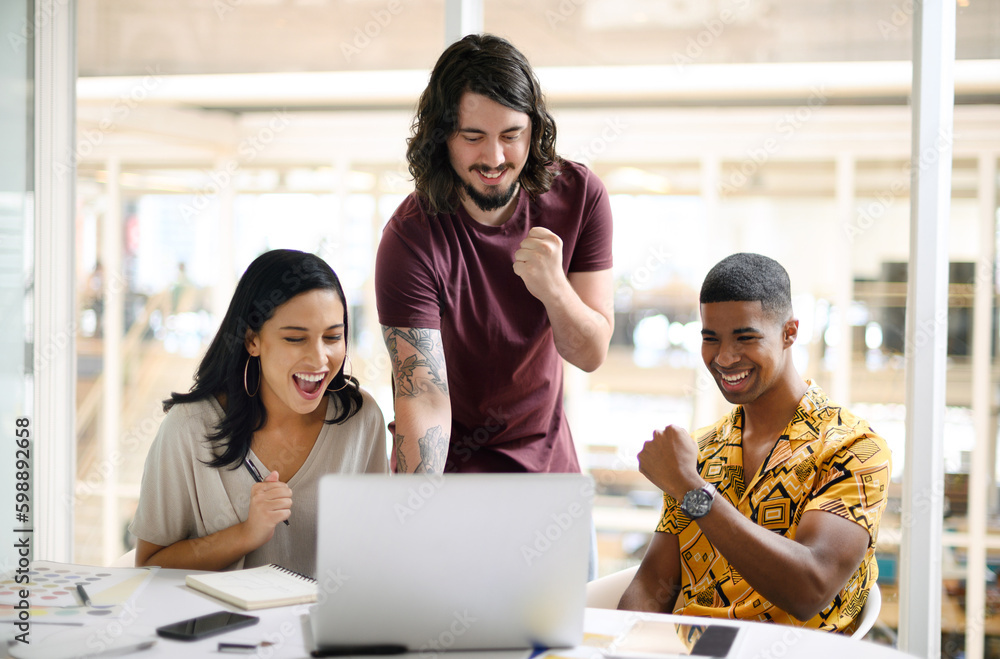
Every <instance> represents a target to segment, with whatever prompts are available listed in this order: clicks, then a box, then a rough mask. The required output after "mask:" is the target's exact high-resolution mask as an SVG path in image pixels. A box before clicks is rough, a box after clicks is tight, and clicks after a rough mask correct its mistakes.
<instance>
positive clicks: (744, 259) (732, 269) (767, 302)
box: [698, 252, 792, 321]
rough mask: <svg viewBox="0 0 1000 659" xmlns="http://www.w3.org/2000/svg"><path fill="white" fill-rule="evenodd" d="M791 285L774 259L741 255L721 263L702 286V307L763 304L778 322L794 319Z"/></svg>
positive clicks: (743, 253)
mask: <svg viewBox="0 0 1000 659" xmlns="http://www.w3.org/2000/svg"><path fill="white" fill-rule="evenodd" d="M791 287H792V286H791V281H790V280H789V278H788V272H787V271H786V270H785V268H784V267H782V265H781V264H780V263H778V262H777V261H775V260H774V259H771V258H768V257H766V256H762V255H760V254H751V253H748V252H740V253H738V254H732V255H730V256H727V257H726V258H724V259H722V260H721V261H719V262H718V263H717V264H716V265H715V266H714V267H713V268H712V269H711V270H709V271H708V274H707V275H705V281H704V283H703V284H702V285H701V295H700V296H699V299H698V301H699V302H700V303H701V304H707V303H709V302H760V303H761V306H762V307H763V308H764V311H765V312H766V313H768V314H770V315H771V317H772V318H775V319H776V320H780V321H784V320H787V319H788V318H790V317H791V315H792V294H791Z"/></svg>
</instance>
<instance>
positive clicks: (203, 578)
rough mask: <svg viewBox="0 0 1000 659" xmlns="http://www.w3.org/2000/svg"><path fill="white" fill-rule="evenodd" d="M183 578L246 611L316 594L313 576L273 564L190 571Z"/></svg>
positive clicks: (297, 601)
mask: <svg viewBox="0 0 1000 659" xmlns="http://www.w3.org/2000/svg"><path fill="white" fill-rule="evenodd" d="M184 581H185V583H186V584H187V585H188V586H190V587H191V588H194V589H195V590H200V591H201V592H203V593H206V594H208V595H211V596H212V597H217V598H218V599H220V600H222V601H223V602H228V603H229V604H233V605H235V606H238V607H240V608H241V609H245V610H247V611H250V610H252V609H267V608H270V607H274V606H288V605H290V604H307V603H309V602H315V601H316V596H317V593H318V588H317V586H316V580H315V579H313V578H312V577H307V576H306V575H304V574H299V573H298V572H294V571H293V570H289V569H287V568H283V567H281V566H280V565H274V564H273V563H272V564H271V565H261V566H260V567H254V568H249V569H247V570H234V571H232V572H207V573H205V574H189V575H187V578H186V579H185V580H184Z"/></svg>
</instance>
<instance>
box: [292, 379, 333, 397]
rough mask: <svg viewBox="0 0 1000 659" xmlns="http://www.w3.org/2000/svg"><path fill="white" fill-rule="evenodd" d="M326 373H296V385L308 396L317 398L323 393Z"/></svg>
mask: <svg viewBox="0 0 1000 659" xmlns="http://www.w3.org/2000/svg"><path fill="white" fill-rule="evenodd" d="M325 378H326V373H295V374H294V375H292V379H293V380H295V387H296V388H297V389H298V390H299V392H300V393H301V394H302V395H303V396H305V397H306V398H315V397H316V396H318V395H319V394H320V393H321V390H322V388H323V380H324V379H325Z"/></svg>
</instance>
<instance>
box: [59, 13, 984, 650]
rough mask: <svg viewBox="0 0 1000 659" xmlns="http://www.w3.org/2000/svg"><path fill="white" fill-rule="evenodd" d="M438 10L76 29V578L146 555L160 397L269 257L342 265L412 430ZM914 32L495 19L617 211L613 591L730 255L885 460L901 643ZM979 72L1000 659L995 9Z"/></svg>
mask: <svg viewBox="0 0 1000 659" xmlns="http://www.w3.org/2000/svg"><path fill="white" fill-rule="evenodd" d="M445 9H446V8H445V3H444V2H443V0H439V1H418V0H239V1H237V0H215V1H210V0H181V1H179V2H170V3H163V2H156V1H153V0H82V1H80V2H79V3H78V4H76V57H77V67H78V82H77V85H76V93H77V98H76V126H77V128H76V131H77V132H76V136H75V149H74V152H73V153H72V154H69V155H67V157H66V160H65V161H64V162H63V163H62V165H63V166H68V165H75V176H76V196H75V211H74V217H73V222H74V231H73V233H72V235H73V236H74V240H75V253H74V263H73V267H74V268H75V279H76V282H77V286H76V291H75V305H76V311H75V319H76V323H77V328H76V331H75V332H74V337H75V342H76V353H77V380H76V399H77V407H76V419H75V424H76V442H77V443H76V451H75V467H74V470H75V474H76V484H75V491H74V498H73V506H74V509H73V516H74V529H75V530H74V536H75V540H74V542H73V546H74V552H75V553H74V556H73V557H72V558H73V560H74V561H75V562H80V563H96V564H101V563H105V564H106V563H109V562H110V561H112V560H114V559H115V558H116V557H118V556H119V555H120V554H122V553H123V552H125V551H127V550H128V549H129V547H130V546H131V543H133V542H134V539H133V538H130V537H129V536H128V534H127V532H126V526H127V524H128V522H129V521H130V519H131V515H132V512H133V510H134V507H135V504H136V500H137V497H138V492H139V482H140V478H141V475H142V466H143V461H144V459H145V455H146V451H147V448H148V446H149V443H150V442H151V441H152V438H153V437H154V435H155V433H156V430H157V427H158V425H159V422H160V420H161V418H162V416H163V414H162V410H161V401H162V399H164V398H165V397H167V395H168V394H169V393H170V392H171V391H183V390H187V389H188V387H189V386H190V384H191V378H192V374H193V371H194V368H195V366H196V364H197V362H198V360H199V358H200V356H201V355H202V353H203V351H204V349H205V348H206V347H207V341H208V340H209V339H210V338H211V336H212V335H213V333H214V331H215V328H216V326H217V323H218V321H219V319H220V318H221V314H222V313H223V311H224V310H225V306H226V304H227V303H228V301H229V298H230V295H231V292H232V289H233V286H234V285H235V282H236V280H237V278H238V277H239V275H240V274H241V273H242V271H243V269H244V268H245V267H246V265H247V264H248V263H249V262H250V261H251V260H252V259H253V258H254V257H255V256H256V255H257V254H259V253H260V252H261V251H263V250H266V249H270V248H277V247H291V248H297V249H302V250H307V251H312V252H316V253H318V254H320V255H321V256H323V257H324V258H325V259H326V260H327V261H328V262H329V263H330V264H331V265H332V266H333V267H334V269H335V270H336V271H337V272H338V274H339V275H340V277H341V279H342V281H343V283H344V286H345V289H346V294H347V297H348V300H349V302H350V306H351V309H350V311H351V313H352V326H351V329H352V336H351V337H350V338H351V358H352V360H353V363H354V368H355V373H356V374H357V375H358V376H359V378H360V379H361V382H362V384H363V385H364V386H366V387H367V388H368V389H370V390H371V391H372V392H373V393H374V394H375V396H376V398H377V399H378V401H379V402H380V404H381V406H382V408H383V410H384V411H385V412H386V414H387V416H391V395H390V392H389V387H388V383H389V373H388V368H387V360H386V357H385V348H384V346H383V344H382V341H381V337H380V333H379V330H378V322H377V318H376V314H375V305H374V293H373V284H372V274H373V268H372V265H373V261H374V254H375V249H376V246H377V244H378V240H379V236H380V232H381V229H382V227H383V226H384V224H385V222H386V221H387V219H388V218H389V216H390V215H391V213H392V212H393V210H394V209H395V207H396V205H397V204H398V203H399V202H400V201H401V200H402V198H403V197H404V196H405V195H406V194H407V193H409V192H410V191H411V190H412V182H411V181H410V180H409V176H408V174H407V171H406V165H405V161H404V159H403V154H404V149H405V139H406V137H407V135H408V131H409V126H410V123H411V120H412V113H413V109H414V105H415V100H416V97H417V95H418V94H419V92H420V91H421V90H422V89H423V86H424V84H425V83H426V78H427V73H428V71H429V69H430V67H431V66H432V65H433V63H434V61H435V60H436V58H437V56H438V55H439V54H440V52H441V50H442V49H443V47H444V46H445V24H446V21H445ZM912 18H913V5H912V3H911V2H897V3H871V2H861V1H858V0H846V1H845V0H836V1H835V0H815V1H813V2H808V3H796V2H788V1H785V2H778V1H777V0H712V1H709V2H694V1H689V0H678V1H673V2H661V1H658V0H539V1H531V2H528V1H527V0H504V1H501V0H484V2H483V3H482V24H483V27H484V30H485V31H488V32H493V33H497V34H500V35H502V36H505V37H507V38H509V39H510V40H511V41H512V42H513V43H514V44H515V45H516V46H518V47H519V48H520V49H521V50H522V51H523V52H524V53H525V54H526V55H527V57H528V58H529V60H530V61H531V62H532V64H533V65H534V66H535V67H536V68H537V72H538V74H539V76H540V78H541V80H542V84H543V88H544V89H545V91H546V93H547V98H548V102H549V104H550V109H551V111H552V112H553V114H554V116H555V118H556V121H557V124H558V128H559V137H558V143H557V146H558V150H559V152H560V153H561V154H563V155H564V156H566V157H568V158H571V159H574V160H578V161H582V162H585V163H586V164H588V165H589V166H590V167H591V168H592V169H594V170H595V171H596V172H597V173H598V174H599V175H600V176H601V178H602V179H603V181H604V182H605V185H606V186H607V188H608V191H609V193H610V195H611V202H612V206H613V209H614V214H615V243H614V258H615V266H614V273H615V282H616V298H615V312H616V329H615V335H614V338H613V341H612V346H611V351H610V354H609V357H608V360H607V363H606V364H605V365H604V366H603V367H602V368H600V369H599V370H598V371H597V372H595V373H593V374H584V373H582V372H580V371H576V370H575V369H572V368H571V367H570V368H567V392H566V396H567V403H568V407H569V410H570V414H571V423H572V426H573V430H574V435H575V438H576V442H577V446H578V448H579V451H580V456H581V461H582V464H583V465H585V469H586V470H588V471H589V472H590V473H592V474H593V475H594V477H595V480H596V482H597V483H598V497H597V501H596V504H595V505H596V508H595V519H596V522H597V530H598V539H599V551H600V561H601V562H600V572H601V573H602V574H606V573H609V572H612V571H615V570H618V569H621V568H623V567H626V566H628V565H631V564H634V563H636V562H637V561H639V560H640V559H641V557H642V555H643V552H644V550H645V546H646V543H647V542H648V540H649V537H650V533H651V532H652V530H653V528H654V527H655V525H656V521H657V518H658V514H659V508H660V494H659V492H658V491H655V490H654V488H652V487H651V486H650V485H649V483H648V482H647V481H646V480H645V479H644V478H643V477H642V476H641V475H639V474H638V473H637V472H636V470H635V469H636V459H635V455H636V453H637V452H638V450H639V449H640V448H641V445H642V442H644V441H645V440H646V439H647V438H648V437H649V436H650V433H651V431H652V430H653V429H654V428H660V427H663V426H664V425H666V424H669V423H679V424H682V425H684V426H687V427H692V428H693V427H695V426H700V425H703V424H706V423H708V422H710V421H712V420H713V419H715V418H716V417H718V416H719V415H720V414H721V413H723V412H724V411H725V410H726V409H727V408H728V406H727V404H726V403H725V401H724V400H723V399H722V398H721V396H720V395H719V394H718V392H717V390H716V387H715V385H714V383H713V382H712V381H711V380H710V379H709V378H708V376H707V373H706V372H705V370H704V367H703V366H702V364H701V359H700V353H699V349H700V335H699V319H698V307H697V290H698V287H699V285H700V282H701V279H702V278H703V276H704V274H705V272H706V271H707V270H708V268H710V267H711V266H712V265H713V264H714V263H715V262H716V261H718V260H719V259H720V258H722V257H723V256H725V255H727V254H729V253H732V252H736V251H757V252H761V253H764V254H767V255H769V256H772V257H774V258H776V259H777V260H779V261H780V262H781V263H783V264H784V265H785V267H786V268H787V269H788V271H789V273H790V274H791V278H792V284H793V294H794V297H795V300H794V302H795V309H796V312H797V315H798V317H799V318H800V321H801V329H800V339H799V342H798V344H797V346H796V350H797V354H796V359H797V361H798V365H799V368H800V371H801V372H802V373H803V374H804V375H805V376H806V377H809V378H812V379H815V380H816V381H817V382H818V383H820V384H821V385H822V386H823V387H824V388H825V389H826V390H827V391H828V392H829V393H830V394H831V395H832V396H833V397H834V398H835V399H836V400H838V401H840V402H842V403H844V404H846V405H847V406H849V407H851V408H852V409H853V410H854V411H855V412H857V413H859V414H861V415H862V416H865V417H867V418H868V420H869V421H870V423H871V425H872V426H873V427H874V428H875V429H876V430H877V431H879V432H880V433H881V434H883V435H884V436H885V437H886V438H887V440H888V441H889V444H890V446H891V447H892V449H893V453H894V464H893V467H894V468H893V482H892V484H891V486H890V494H891V496H890V504H889V509H888V511H887V513H886V515H885V518H884V519H883V527H882V532H881V535H880V537H879V543H878V558H879V566H880V570H881V576H880V585H881V587H882V592H883V598H884V604H883V608H882V617H881V624H880V626H879V627H880V629H881V637H882V639H883V640H885V641H887V642H892V637H893V630H894V629H895V628H896V625H897V619H898V607H897V603H896V596H897V593H898V591H897V587H898V584H897V566H898V559H899V540H900V537H901V531H900V504H899V500H900V488H901V483H902V478H903V473H902V472H903V464H904V460H903V451H904V413H905V408H904V399H905V396H904V393H905V392H904V370H903V348H904V311H905V304H906V279H907V262H908V258H909V227H910V224H909V215H910V198H909V196H910V195H909V193H910V190H909V188H910V164H911V160H910V159H911V112H910V107H909V94H910V80H911V66H910V60H911V55H912V51H913V43H912V33H913V25H912ZM957 60H958V61H957V62H956V67H955V109H954V126H955V128H954V142H953V144H952V145H951V147H952V149H953V152H954V158H953V175H952V177H953V178H952V183H953V184H952V201H951V222H950V229H949V236H948V254H949V258H948V260H949V262H950V268H949V276H950V282H949V288H948V290H949V307H948V312H947V315H948V349H947V352H948V357H947V360H948V362H947V363H948V366H947V390H946V401H947V411H946V419H945V427H944V461H945V464H944V469H945V473H946V476H945V489H944V492H943V496H944V505H943V508H944V511H943V514H944V521H943V523H944V529H945V532H944V534H943V538H942V545H943V547H942V556H943V566H942V573H943V577H944V590H943V592H942V610H941V625H942V634H943V637H942V654H943V655H944V656H954V657H959V656H964V647H965V634H966V611H965V610H964V606H965V590H966V586H967V583H966V574H967V566H966V562H965V557H966V554H967V552H968V549H969V542H970V537H971V536H972V534H970V526H971V527H973V528H982V525H986V528H987V531H988V532H987V535H986V548H987V566H986V567H987V569H986V570H985V575H986V578H985V589H986V607H985V611H983V612H976V613H975V615H976V616H977V620H980V621H981V625H980V626H979V627H978V629H979V633H981V634H983V635H984V636H985V655H986V656H991V657H1000V614H998V610H997V609H998V607H1000V587H998V585H997V581H996V578H995V574H994V571H993V568H995V567H997V566H1000V519H998V512H1000V511H998V506H1000V501H998V498H1000V497H998V488H997V481H996V473H997V469H996V464H997V455H996V438H997V395H996V394H997V389H996V385H997V360H996V341H995V337H996V331H997V323H996V317H997V316H996V286H995V283H994V282H995V281H996V260H995V254H996V242H997V232H996V219H997V216H996V206H997V196H996V195H997V192H996V191H997V185H998V178H997V164H998V158H1000V105H998V104H1000V0H958V6H957ZM935 157H936V156H935V152H933V151H929V152H928V153H925V154H921V158H926V159H927V161H928V162H933V159H934V158H935ZM59 165H60V163H59V162H57V163H56V167H57V168H58V167H59ZM67 171H72V169H71V168H69V167H68V168H67ZM984 237H986V238H985V239H984ZM977 281H980V282H986V283H987V284H988V286H989V291H990V293H989V295H988V296H986V298H985V299H984V298H983V297H982V296H980V298H979V301H978V302H977V303H976V304H979V305H980V308H979V309H978V310H976V311H977V312H978V313H986V314H988V316H989V318H991V319H992V322H991V323H990V328H989V330H988V331H989V335H990V337H991V339H990V341H988V347H987V349H986V350H985V351H980V352H975V351H974V350H973V340H972V331H973V330H972V328H973V314H974V300H976V298H975V295H974V290H975V287H976V282H977ZM108 355H115V356H116V357H115V358H113V359H108V358H107V357H108ZM983 362H988V364H989V370H988V373H989V376H988V389H989V396H988V401H989V404H988V405H987V406H986V407H985V408H983V407H982V406H978V407H974V406H973V398H974V391H973V386H972V383H973V375H972V373H973V365H974V364H976V363H983ZM109 397H110V398H109ZM109 400H110V404H109ZM109 410H117V411H118V413H117V414H112V413H109ZM979 428H985V429H986V431H985V432H978V436H977V429H979ZM977 441H979V442H981V443H982V444H983V445H985V446H986V447H987V449H986V450H987V453H986V455H988V464H989V468H988V473H989V477H988V506H987V508H988V511H987V518H986V519H968V518H967V514H966V513H967V499H968V494H969V492H968V474H969V472H970V460H971V457H970V456H971V455H972V452H973V447H974V446H975V445H976V442H977ZM977 525H978V526H977ZM979 573H982V571H981V570H980V571H979Z"/></svg>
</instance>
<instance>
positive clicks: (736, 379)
mask: <svg viewBox="0 0 1000 659" xmlns="http://www.w3.org/2000/svg"><path fill="white" fill-rule="evenodd" d="M748 377H750V371H749V370H746V371H740V372H739V373H719V378H720V379H721V380H722V383H723V386H725V388H726V389H730V390H732V389H739V388H740V386H741V385H742V384H743V383H744V382H746V379H747V378H748Z"/></svg>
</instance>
